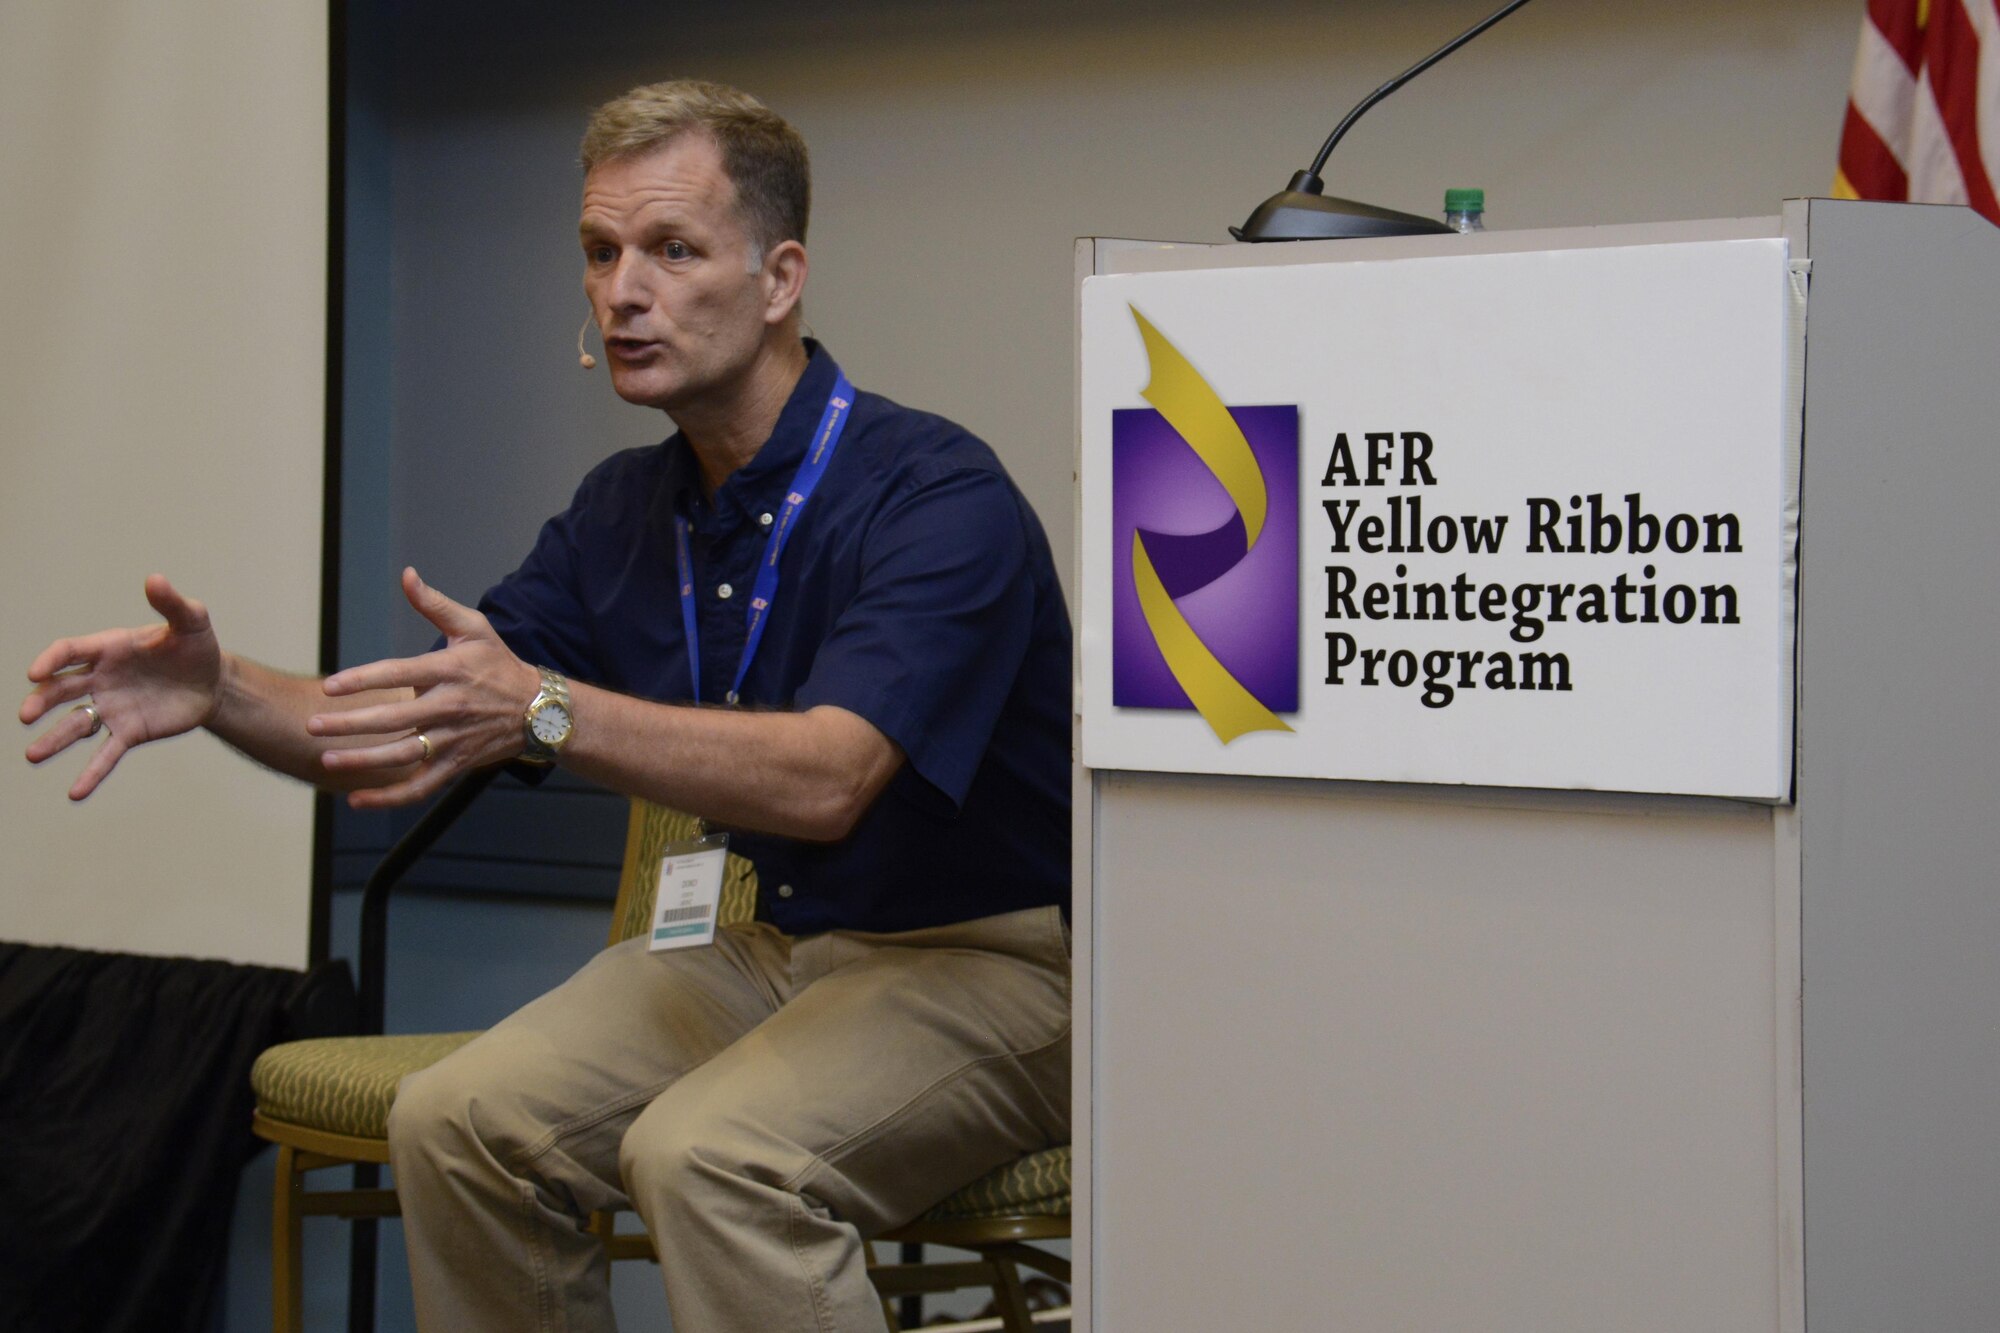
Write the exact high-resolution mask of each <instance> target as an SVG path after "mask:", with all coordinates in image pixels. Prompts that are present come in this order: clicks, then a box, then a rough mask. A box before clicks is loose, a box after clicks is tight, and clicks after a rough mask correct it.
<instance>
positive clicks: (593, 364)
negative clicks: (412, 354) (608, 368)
mask: <svg viewBox="0 0 2000 1333" xmlns="http://www.w3.org/2000/svg"><path fill="white" fill-rule="evenodd" d="M591 318H592V317H591V316H589V315H585V316H584V317H583V327H582V328H580V329H578V330H577V331H576V363H577V364H578V365H580V366H582V367H583V368H584V369H585V370H595V369H597V358H596V357H594V356H592V355H591V354H590V353H589V352H588V351H586V350H584V346H583V335H584V334H586V333H588V332H590V321H591Z"/></svg>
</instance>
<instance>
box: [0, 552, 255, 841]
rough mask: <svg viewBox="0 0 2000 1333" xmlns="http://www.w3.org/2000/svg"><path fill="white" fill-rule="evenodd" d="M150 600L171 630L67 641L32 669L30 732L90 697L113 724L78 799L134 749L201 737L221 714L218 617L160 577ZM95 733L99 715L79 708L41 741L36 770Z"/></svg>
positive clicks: (79, 783) (151, 584)
mask: <svg viewBox="0 0 2000 1333" xmlns="http://www.w3.org/2000/svg"><path fill="white" fill-rule="evenodd" d="M146 600H147V601H148V602H151V603H152V605H153V609H154V610H155V611H158V612H159V613H160V614H161V615H162V616H164V617H166V623H165V624H161V625H148V626H146V627H145V628H143V629H111V630H103V631H100V632H99V633H96V634H88V635H84V636H83V637H81V638H73V639H58V640H56V641H55V642H54V643H52V644H50V645H49V646H48V647H47V648H45V649H43V650H42V652H41V654H40V655H39V656H37V657H36V658H35V660H34V662H33V663H32V664H30V665H29V667H28V679H29V680H31V681H33V682H34V683H35V688H34V690H33V691H32V692H31V693H30V694H29V695H28V697H27V699H26V700H25V701H24V702H23V703H22V704H21V715H20V716H21V722H22V724H23V725H33V724H34V723H36V722H39V721H41V720H42V719H44V718H46V717H48V716H49V715H50V714H51V713H53V712H54V711H55V710H56V709H59V708H61V707H62V706H63V705H65V704H68V703H73V702H75V701H76V700H78V699H82V698H85V697H86V696H88V698H89V700H90V702H91V704H92V705H93V706H94V707H95V708H96V710H97V714H98V717H99V718H100V719H102V722H103V728H102V729H103V731H104V732H105V733H106V734H105V739H104V744H102V745H101V746H99V747H98V749H97V752H96V753H95V754H94V755H92V756H91V758H90V762H89V763H88V764H86V765H85V766H84V770H83V772H82V774H81V775H79V776H78V778H77V780H76V782H75V783H74V784H73V785H72V786H71V787H70V789H69V798H70V799H71V800H72V801H80V800H82V799H83V798H84V797H86V796H88V795H90V793H91V792H93V791H95V790H96V789H97V785H98V784H99V783H100V782H102V781H104V779H105V778H106V777H107V776H109V775H110V773H111V770H112V769H114V768H116V767H117V766H118V761H119V760H120V759H122V758H124V757H125V753H126V751H128V750H130V749H132V748H133V747H134V746H138V745H144V744H145V743H147V742H148V741H157V740H163V739H165V738H166V737H168V736H178V735H180V734H181V733H182V732H186V731H192V730H194V729H195V728H196V727H199V726H202V725H204V724H206V723H207V722H209V721H210V720H211V719H212V718H213V717H214V716H215V712H216V709H217V708H218V707H219V706H220V703H221V699H222V673H223V655H222V648H221V646H220V645H219V644H218V643H217V642H216V638H215V630H214V629H213V628H212V627H211V626H210V625H209V623H208V609H207V608H206V607H204V606H203V605H202V604H201V603H200V602H197V601H194V600H193V599H191V598H187V597H183V596H181V595H180V593H178V592H176V591H175V590H174V586H173V585H172V584H171V583H169V582H167V580H166V578H165V576H163V575H160V574H154V575H152V576H151V577H149V578H148V579H147V580H146ZM91 734H92V726H91V720H90V715H89V713H88V712H86V711H84V710H83V709H81V708H74V709H71V710H70V711H68V712H66V713H64V714H62V716H61V719H60V720H59V721H57V722H56V723H55V724H54V725H53V726H51V727H49V728H48V729H47V730H45V731H44V732H42V733H41V735H39V736H37V737H35V739H34V741H33V742H32V743H31V744H30V745H29V746H28V752H27V753H28V762H29V763H31V764H39V763H41V762H42V761H44V760H46V759H49V758H52V757H54V756H55V755H58V754H61V753H62V752H63V751H64V750H67V749H68V748H69V747H70V746H72V745H75V744H76V743H77V742H78V741H81V740H84V739H86V738H88V737H89V736H90V735H91Z"/></svg>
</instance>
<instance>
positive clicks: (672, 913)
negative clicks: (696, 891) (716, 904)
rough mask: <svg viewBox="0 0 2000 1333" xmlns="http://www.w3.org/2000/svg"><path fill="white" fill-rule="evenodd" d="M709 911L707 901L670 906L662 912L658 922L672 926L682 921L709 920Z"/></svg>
mask: <svg viewBox="0 0 2000 1333" xmlns="http://www.w3.org/2000/svg"><path fill="white" fill-rule="evenodd" d="M708 911H709V908H708V904H707V903H698V904H696V905H695V906H693V907H669V908H668V909H667V910H666V911H664V912H662V913H660V919H659V921H658V922H657V923H656V924H658V925H662V926H671V925H677V924H678V923H680V922H682V921H706V920H708Z"/></svg>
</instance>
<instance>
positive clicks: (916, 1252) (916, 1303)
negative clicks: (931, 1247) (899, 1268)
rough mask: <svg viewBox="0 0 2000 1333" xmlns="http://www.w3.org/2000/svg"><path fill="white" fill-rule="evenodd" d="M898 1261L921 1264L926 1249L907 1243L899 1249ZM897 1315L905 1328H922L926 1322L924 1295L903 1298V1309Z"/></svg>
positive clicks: (897, 1250)
mask: <svg viewBox="0 0 2000 1333" xmlns="http://www.w3.org/2000/svg"><path fill="white" fill-rule="evenodd" d="M896 1259H897V1262H898V1263H905V1264H920V1263H922V1262H923V1261H924V1247H923V1246H921V1245H911V1244H908V1243H907V1242H906V1243H904V1244H902V1245H900V1246H898V1247H897V1249H896ZM896 1313H897V1315H898V1317H899V1318H900V1319H901V1320H902V1323H903V1327H905V1328H921V1327H922V1326H923V1322H924V1295H923V1293H922V1292H913V1293H912V1294H910V1295H908V1296H905V1297H903V1300H902V1305H901V1308H899V1309H898V1310H897V1312H896Z"/></svg>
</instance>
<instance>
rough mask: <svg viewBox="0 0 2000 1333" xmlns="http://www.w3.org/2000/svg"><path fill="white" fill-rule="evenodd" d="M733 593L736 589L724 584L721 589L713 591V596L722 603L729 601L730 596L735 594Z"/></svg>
mask: <svg viewBox="0 0 2000 1333" xmlns="http://www.w3.org/2000/svg"><path fill="white" fill-rule="evenodd" d="M735 592H736V589H734V588H732V587H730V586H729V585H728V584H727V583H725V584H723V585H722V586H721V587H719V588H717V589H716V590H715V595H716V596H717V597H720V598H721V599H722V600H723V601H725V602H726V601H728V600H729V599H730V597H731V596H733V595H734V594H735Z"/></svg>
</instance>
